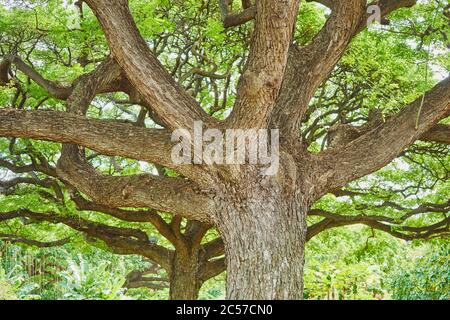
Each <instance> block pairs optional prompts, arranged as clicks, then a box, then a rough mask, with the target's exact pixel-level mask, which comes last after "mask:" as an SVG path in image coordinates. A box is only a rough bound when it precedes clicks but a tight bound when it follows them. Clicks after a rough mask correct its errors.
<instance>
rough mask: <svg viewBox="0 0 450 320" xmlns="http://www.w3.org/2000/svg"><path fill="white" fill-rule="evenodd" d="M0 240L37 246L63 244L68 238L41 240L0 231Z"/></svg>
mask: <svg viewBox="0 0 450 320" xmlns="http://www.w3.org/2000/svg"><path fill="white" fill-rule="evenodd" d="M0 240H3V241H8V242H11V243H23V244H26V245H29V246H35V247H38V248H50V247H59V246H63V245H65V244H67V243H69V242H70V238H64V239H61V240H56V241H49V242H43V241H37V240H32V239H28V238H24V237H21V236H18V235H15V234H6V233H0Z"/></svg>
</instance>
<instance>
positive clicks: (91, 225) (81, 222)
mask: <svg viewBox="0 0 450 320" xmlns="http://www.w3.org/2000/svg"><path fill="white" fill-rule="evenodd" d="M19 217H25V218H28V219H31V220H35V221H38V222H41V221H46V222H50V223H55V224H57V223H62V224H64V225H66V226H68V227H70V228H72V229H74V230H77V231H80V232H83V233H85V234H86V235H88V236H90V237H93V238H97V239H100V240H102V241H103V242H104V243H105V244H106V245H107V246H108V247H110V248H111V249H112V250H113V251H114V252H115V253H118V254H139V255H142V256H144V257H147V258H149V259H151V260H152V261H155V262H156V263H158V264H159V265H161V266H162V267H163V268H165V269H166V268H167V269H166V270H170V261H171V254H172V253H171V251H169V250H168V249H166V248H164V247H161V246H158V245H156V244H153V243H151V242H150V241H149V239H148V236H147V234H146V233H145V232H143V231H141V230H138V229H131V228H118V227H112V226H108V225H105V224H102V223H98V222H93V221H89V220H85V219H83V218H81V217H75V216H70V215H60V214H56V213H40V212H34V211H31V210H28V209H21V210H16V211H10V212H4V213H0V221H6V220H10V219H14V218H19Z"/></svg>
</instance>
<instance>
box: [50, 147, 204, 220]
mask: <svg viewBox="0 0 450 320" xmlns="http://www.w3.org/2000/svg"><path fill="white" fill-rule="evenodd" d="M63 149H65V150H63V151H62V152H61V154H62V156H61V158H60V159H59V161H58V165H57V172H58V175H59V176H60V177H61V178H62V179H63V180H64V181H66V182H68V183H69V184H70V185H72V186H73V187H75V188H76V189H77V190H79V191H80V192H83V193H85V194H86V195H87V196H89V197H90V198H91V199H92V200H93V201H94V202H96V203H99V204H101V205H104V206H108V207H112V208H120V207H122V208H126V207H130V208H131V207H134V208H152V209H155V210H158V211H162V212H168V213H171V214H174V215H180V216H183V217H186V218H189V219H193V220H199V221H205V222H208V221H209V217H210V213H211V211H212V202H211V199H210V198H209V197H208V196H206V195H204V194H202V192H200V191H199V190H198V188H197V186H196V185H195V184H193V183H192V182H189V181H188V180H186V179H183V178H176V177H161V176H154V175H151V174H141V175H134V176H109V175H103V174H100V173H98V172H97V171H96V170H95V169H94V168H93V167H92V166H91V165H89V164H88V163H87V162H86V159H85V158H84V156H83V154H82V153H81V154H80V151H79V150H78V148H73V147H72V146H64V147H63Z"/></svg>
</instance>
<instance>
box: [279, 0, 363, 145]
mask: <svg viewBox="0 0 450 320" xmlns="http://www.w3.org/2000/svg"><path fill="white" fill-rule="evenodd" d="M365 2H366V1H363V0H347V1H335V2H333V9H332V13H331V15H330V17H329V19H328V20H327V22H326V24H325V26H324V27H323V28H322V30H321V31H320V32H319V33H318V34H317V35H316V37H315V38H314V39H313V40H312V42H311V43H310V44H308V45H306V46H304V47H301V48H299V47H297V46H295V45H292V46H291V48H290V50H289V58H288V65H287V68H286V74H285V78H284V80H283V87H282V89H281V92H280V96H279V98H278V101H277V107H276V110H275V112H274V117H273V119H272V125H273V126H274V127H277V128H280V130H282V133H281V134H280V136H288V137H289V136H292V135H294V136H297V132H298V130H299V127H300V122H301V119H302V118H303V115H304V113H305V112H306V110H307V107H308V105H309V102H310V101H311V99H312V97H313V95H314V93H315V92H316V91H317V89H318V88H319V86H320V84H321V83H322V82H323V81H324V80H325V79H326V78H327V77H328V76H329V75H330V73H331V71H332V70H333V68H334V66H335V65H336V63H337V62H338V61H339V59H340V58H341V57H342V55H343V54H344V52H345V49H346V48H347V46H348V45H349V43H350V41H351V40H352V39H353V37H354V35H355V33H356V30H357V28H358V26H359V25H360V23H361V21H362V19H363V17H364V13H365V12H364V10H365Z"/></svg>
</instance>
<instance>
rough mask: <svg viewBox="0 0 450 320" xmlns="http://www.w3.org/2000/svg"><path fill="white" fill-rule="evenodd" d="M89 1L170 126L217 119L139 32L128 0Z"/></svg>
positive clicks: (130, 74) (116, 52)
mask: <svg viewBox="0 0 450 320" xmlns="http://www.w3.org/2000/svg"><path fill="white" fill-rule="evenodd" d="M86 3H87V4H88V5H89V6H90V7H91V9H92V10H93V12H94V13H95V15H96V16H97V18H98V20H99V21H100V23H101V25H102V28H103V31H104V32H105V36H106V38H107V40H108V43H109V47H110V49H111V52H112V54H113V56H114V59H115V60H116V61H117V62H118V64H119V65H120V66H121V67H122V69H123V70H124V71H125V73H126V75H127V78H128V79H129V80H130V82H131V83H132V84H133V85H134V87H135V88H136V89H137V90H138V91H139V93H140V94H141V96H142V99H143V100H144V101H145V102H146V103H147V104H148V105H150V106H152V108H153V110H154V112H155V113H156V114H157V116H158V118H159V119H160V120H161V121H162V122H163V123H164V124H166V126H167V128H169V129H176V128H185V129H190V128H193V126H194V121H196V120H201V121H203V122H205V123H208V122H211V121H213V120H212V118H211V117H210V116H209V115H208V114H207V113H206V112H205V111H204V110H203V109H202V108H201V107H200V106H199V105H198V103H197V102H196V101H195V100H194V99H193V98H192V97H191V96H189V94H187V93H186V92H185V90H183V89H182V88H181V87H180V86H179V85H178V84H177V83H176V82H175V80H174V79H173V78H172V77H171V76H170V74H169V73H168V72H167V71H166V70H165V69H164V67H163V66H162V65H161V64H160V62H159V61H158V60H157V59H156V58H155V57H154V55H153V54H152V52H151V51H150V49H149V48H148V46H147V44H146V42H145V40H144V39H143V38H142V36H141V35H140V34H139V31H138V29H137V27H136V25H135V23H134V20H133V17H132V16H131V13H130V11H129V8H128V1H126V0H117V1H106V0H96V1H94V0H87V1H86Z"/></svg>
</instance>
